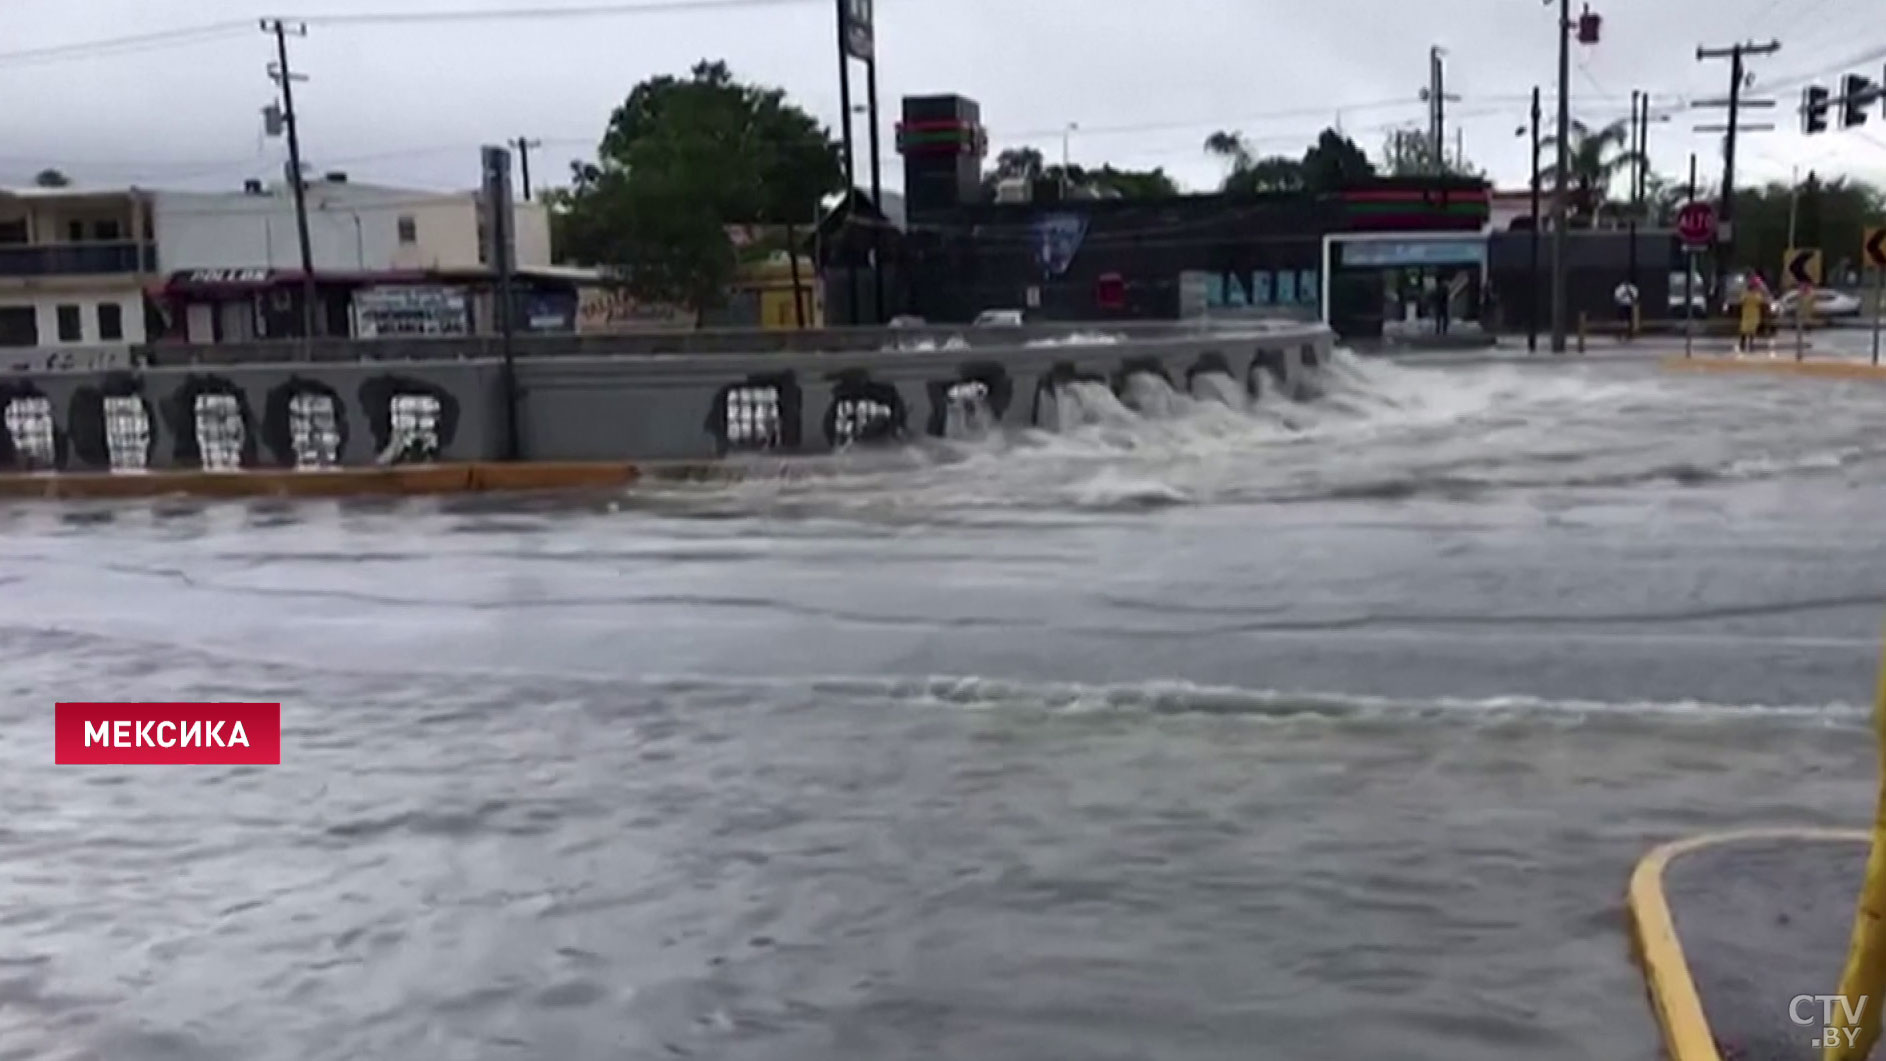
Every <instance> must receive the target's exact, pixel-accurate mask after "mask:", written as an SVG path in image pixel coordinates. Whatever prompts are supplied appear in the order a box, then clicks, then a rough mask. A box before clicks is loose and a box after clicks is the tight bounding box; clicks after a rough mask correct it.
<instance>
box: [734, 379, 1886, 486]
mask: <svg viewBox="0 0 1886 1061" xmlns="http://www.w3.org/2000/svg"><path fill="white" fill-rule="evenodd" d="M1323 371H1324V375H1323V379H1322V386H1321V390H1322V394H1321V396H1320V397H1318V398H1316V399H1315V400H1312V401H1307V402H1298V401H1292V400H1290V399H1288V398H1286V397H1283V396H1282V395H1280V394H1279V393H1277V389H1276V388H1265V389H1263V391H1262V394H1261V396H1260V397H1259V398H1257V399H1256V400H1252V399H1251V398H1250V397H1249V396H1248V395H1247V394H1246V392H1245V390H1244V386H1243V384H1242V381H1240V380H1237V379H1234V378H1231V377H1229V376H1227V375H1224V374H1222V373H1204V374H1201V375H1200V376H1198V377H1196V378H1195V379H1194V380H1193V381H1192V386H1191V388H1190V391H1191V392H1190V393H1187V392H1186V391H1185V389H1184V384H1183V383H1181V389H1176V390H1175V389H1174V388H1173V387H1172V386H1169V385H1168V384H1167V383H1165V382H1164V381H1163V380H1161V379H1159V378H1158V377H1156V376H1154V375H1152V374H1149V373H1134V374H1132V375H1130V376H1129V377H1128V378H1127V380H1126V381H1125V382H1124V385H1123V387H1122V391H1123V393H1124V398H1122V396H1121V395H1116V394H1115V393H1114V392H1113V391H1112V389H1110V388H1109V387H1108V386H1107V385H1105V384H1102V383H1099V382H1094V381H1084V382H1074V383H1070V384H1067V385H1064V386H1061V387H1058V388H1055V389H1054V390H1052V391H1050V392H1047V393H1044V394H1042V395H1041V396H1040V398H1039V405H1038V408H1039V413H1040V415H1039V423H1040V424H1041V425H1042V426H1041V427H1038V428H1026V429H1012V428H1011V429H1001V430H994V431H990V432H988V433H986V435H985V436H983V437H980V438H962V439H950V440H923V441H922V442H920V443H919V444H917V445H915V446H911V447H907V448H904V449H901V450H898V451H895V452H888V453H885V452H880V453H870V454H862V453H861V454H854V455H848V456H846V457H843V458H839V459H835V460H827V461H817V462H807V464H808V466H813V465H816V466H817V470H816V471H812V472H810V473H809V474H805V475H800V476H795V477H794V478H792V479H790V480H786V481H780V480H764V481H748V482H745V483H741V484H738V485H736V486H734V487H732V488H731V489H730V490H729V489H728V488H726V487H716V489H718V490H723V491H726V492H725V493H724V494H723V495H722V496H723V498H724V499H725V500H728V501H730V502H733V503H744V502H752V501H759V502H762V503H764V502H766V501H769V500H774V499H778V500H790V501H792V502H795V503H799V504H807V505H813V506H815V507H820V508H824V509H827V510H833V509H835V510H837V512H836V514H845V513H847V512H849V513H854V514H859V513H864V512H867V511H873V512H878V511H886V510H896V511H905V512H907V511H911V510H937V509H950V510H955V511H957V512H959V513H960V512H963V511H966V510H973V509H977V508H989V507H1000V508H1004V509H1016V508H1024V509H1025V508H1031V507H1042V508H1072V509H1076V510H1080V509H1097V510H1117V509H1121V508H1148V507H1158V506H1161V505H1174V504H1210V503H1223V502H1248V501H1264V500H1312V499H1317V498H1338V499H1340V498H1369V497H1405V496H1414V495H1419V494H1423V493H1428V492H1442V493H1447V494H1449V495H1450V496H1452V495H1455V494H1458V493H1459V492H1460V491H1463V490H1466V491H1489V490H1501V489H1521V488H1525V489H1530V488H1552V487H1583V486H1628V485H1632V484H1647V485H1659V484H1661V485H1664V486H1669V485H1673V484H1674V485H1694V484H1696V483H1700V482H1708V481H1716V480H1723V479H1748V478H1763V477H1772V476H1778V475H1789V474H1802V473H1820V474H1838V473H1840V472H1841V471H1842V470H1843V469H1849V468H1851V467H1852V466H1854V465H1856V464H1860V463H1863V462H1866V461H1869V460H1873V459H1876V458H1881V457H1886V433H1880V432H1878V431H1877V430H1876V429H1875V427H1874V426H1873V425H1875V424H1876V423H1877V422H1878V420H1879V418H1880V417H1881V415H1882V414H1886V394H1882V392H1880V391H1878V390H1876V389H1865V388H1857V389H1856V388H1848V389H1838V388H1834V389H1829V388H1825V387H1820V388H1819V389H1816V390H1814V391H1813V392H1811V393H1812V401H1813V403H1814V404H1813V410H1814V412H1813V415H1811V416H1802V415H1790V413H1789V410H1788V406H1789V405H1790V404H1791V403H1797V404H1798V403H1800V402H1802V401H1803V400H1804V399H1803V395H1804V392H1802V391H1800V390H1798V389H1795V388H1791V387H1788V386H1786V385H1785V384H1784V385H1777V384H1775V383H1773V382H1763V383H1762V385H1761V386H1751V385H1749V384H1748V382H1747V381H1736V385H1729V386H1723V385H1721V384H1720V383H1718V382H1717V381H1713V380H1712V381H1699V380H1695V379H1690V378H1686V377H1685V378H1678V377H1673V376H1664V375H1660V374H1657V373H1655V372H1654V371H1646V370H1645V366H1632V365H1582V364H1577V363H1560V364H1555V365H1550V366H1541V365H1533V366H1527V365H1514V364H1502V363H1483V364H1475V365H1450V366H1447V367H1445V368H1432V367H1428V368H1423V367H1417V366H1409V365H1399V364H1393V363H1389V362H1384V361H1379V360H1364V359H1362V358H1358V357H1356V356H1355V355H1353V354H1351V353H1350V352H1348V351H1346V350H1338V351H1336V352H1335V353H1334V355H1333V356H1332V357H1331V358H1330V359H1329V360H1328V361H1327V362H1326V365H1325V368H1324V370H1323ZM1016 400H1017V401H1018V402H1030V403H1034V402H1035V401H1036V398H1035V396H1034V395H1032V394H1030V395H1017V396H1016ZM696 489H697V490H698V488H696Z"/></svg>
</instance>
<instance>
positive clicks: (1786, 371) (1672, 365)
mask: <svg viewBox="0 0 1886 1061" xmlns="http://www.w3.org/2000/svg"><path fill="white" fill-rule="evenodd" d="M1662 364H1663V367H1664V368H1666V369H1669V370H1671V371H1676V372H1754V373H1762V374H1766V375H1772V376H1818V377H1821V378H1823V379H1877V380H1886V365H1875V364H1873V363H1872V362H1870V361H1834V360H1831V359H1826V358H1822V359H1818V360H1816V359H1813V358H1808V359H1804V360H1801V361H1796V360H1795V359H1794V358H1793V357H1791V356H1781V357H1755V356H1750V355H1746V354H1745V355H1741V356H1729V357H1723V356H1719V355H1709V356H1698V357H1666V358H1664V359H1663V362H1662Z"/></svg>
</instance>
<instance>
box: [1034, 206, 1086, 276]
mask: <svg viewBox="0 0 1886 1061" xmlns="http://www.w3.org/2000/svg"><path fill="white" fill-rule="evenodd" d="M1032 237H1033V239H1034V245H1035V264H1037V265H1039V266H1040V267H1041V272H1042V275H1044V276H1060V275H1061V274H1062V273H1065V272H1067V267H1068V266H1070V265H1072V264H1074V256H1075V255H1076V254H1079V253H1080V249H1081V242H1082V241H1083V240H1085V239H1086V238H1087V218H1086V217H1084V216H1082V215H1080V214H1048V215H1046V216H1044V217H1039V218H1036V219H1035V223H1034V225H1033V227H1032Z"/></svg>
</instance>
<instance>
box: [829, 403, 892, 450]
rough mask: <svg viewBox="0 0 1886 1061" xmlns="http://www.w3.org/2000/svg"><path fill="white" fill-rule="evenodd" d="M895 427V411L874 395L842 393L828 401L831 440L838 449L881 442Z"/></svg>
mask: <svg viewBox="0 0 1886 1061" xmlns="http://www.w3.org/2000/svg"><path fill="white" fill-rule="evenodd" d="M896 430H897V411H896V410H895V409H893V408H891V406H890V405H889V404H888V403H886V402H882V401H879V400H877V399H876V398H866V397H855V396H854V397H845V398H838V399H835V400H834V401H833V402H832V444H833V445H834V446H837V447H838V448H840V449H843V448H844V447H846V446H853V445H857V444H859V443H868V442H881V441H883V440H884V439H886V438H888V437H890V436H891V435H892V434H893V433H895V432H896Z"/></svg>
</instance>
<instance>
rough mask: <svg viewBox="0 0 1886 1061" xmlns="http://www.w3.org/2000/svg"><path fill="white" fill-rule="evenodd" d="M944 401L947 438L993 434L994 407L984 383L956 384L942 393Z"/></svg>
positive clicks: (974, 381) (974, 380)
mask: <svg viewBox="0 0 1886 1061" xmlns="http://www.w3.org/2000/svg"><path fill="white" fill-rule="evenodd" d="M943 401H944V412H943V437H944V438H980V437H981V436H983V435H986V434H988V433H989V432H990V431H992V430H994V428H995V423H996V418H995V407H994V405H993V404H992V403H991V395H990V392H989V385H988V384H987V383H984V382H983V381H982V380H979V379H962V380H957V381H956V382H955V383H952V384H950V385H949V388H948V389H947V390H945V391H944V392H943Z"/></svg>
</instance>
